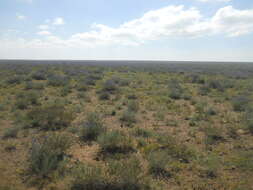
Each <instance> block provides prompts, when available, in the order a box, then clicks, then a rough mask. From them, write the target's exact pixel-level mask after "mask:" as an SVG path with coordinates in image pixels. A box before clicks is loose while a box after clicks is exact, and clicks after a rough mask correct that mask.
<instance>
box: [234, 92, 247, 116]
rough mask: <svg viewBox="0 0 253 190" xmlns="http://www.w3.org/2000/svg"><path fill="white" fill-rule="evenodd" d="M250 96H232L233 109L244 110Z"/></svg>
mask: <svg viewBox="0 0 253 190" xmlns="http://www.w3.org/2000/svg"><path fill="white" fill-rule="evenodd" d="M250 101H251V100H250V98H249V97H248V96H245V95H241V96H236V97H234V98H232V105H233V108H234V110H235V111H239V112H240V111H245V110H246V109H247V107H248V106H249V103H250Z"/></svg>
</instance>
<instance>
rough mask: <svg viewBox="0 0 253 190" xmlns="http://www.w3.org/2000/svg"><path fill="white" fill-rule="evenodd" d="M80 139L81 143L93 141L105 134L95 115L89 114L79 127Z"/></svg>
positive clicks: (97, 116)
mask: <svg viewBox="0 0 253 190" xmlns="http://www.w3.org/2000/svg"><path fill="white" fill-rule="evenodd" d="M80 132H81V134H80V138H81V139H82V140H83V141H94V140H97V137H98V136H99V135H100V134H102V133H103V132H105V127H104V126H103V124H102V121H101V119H100V117H99V115H98V114H97V113H90V114H89V115H88V116H87V120H86V121H85V122H84V123H83V124H82V125H81V131H80Z"/></svg>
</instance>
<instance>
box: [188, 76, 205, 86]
mask: <svg viewBox="0 0 253 190" xmlns="http://www.w3.org/2000/svg"><path fill="white" fill-rule="evenodd" d="M189 79H190V81H191V83H196V84H204V83H205V79H203V78H202V77H201V76H200V75H198V74H192V75H190V76H189Z"/></svg>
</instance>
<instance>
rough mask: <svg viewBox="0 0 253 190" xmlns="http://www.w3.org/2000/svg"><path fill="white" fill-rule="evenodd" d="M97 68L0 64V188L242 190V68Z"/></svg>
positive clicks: (246, 103) (248, 144)
mask: <svg viewBox="0 0 253 190" xmlns="http://www.w3.org/2000/svg"><path fill="white" fill-rule="evenodd" d="M0 62H1V61H0ZM34 62H36V61H34ZM7 63H8V64H7ZM56 63H57V64H56ZM102 63H103V64H102ZM102 63H100V62H98V63H95V62H94V63H92V64H83V63H82V62H78V63H75V62H73V63H72V62H70V63H68V62H67V61H61V62H57V61H55V62H53V61H50V62H49V61H45V62H43V64H40V62H39V61H38V62H36V64H34V63H33V62H30V61H26V63H25V64H21V63H18V64H16V63H15V62H14V61H5V62H4V63H1V64H0V92H1V93H0V126H1V127H0V137H1V138H0V147H1V148H0V153H1V156H0V189H1V188H6V189H11V190H12V189H17V190H25V189H45V190H52V189H55V190H57V189H72V190H83V189H89V190H93V189H94V190H97V189H99V190H109V189H110V190H161V189H189V190H194V189H198V190H200V189H201V190H202V189H203V190H204V189H217V190H221V189H238V190H239V189H251V187H252V185H253V182H252V180H251V178H252V176H253V172H252V171H253V169H252V168H253V165H252V149H253V135H252V134H253V120H252V118H253V109H252V105H253V99H252V98H253V96H252V93H251V92H252V89H253V88H252V76H253V66H252V65H250V64H244V65H243V66H241V65H239V66H238V64H228V63H226V64H221V63H219V64H218V63H212V64H209V63H205V64H200V63H199V64H197V63H196V64H194V63H187V64H184V63H180V64H167V63H166V64H165V63H163V62H161V63H159V62H157V63H156V64H151V63H148V62H147V63H146V62H145V63H142V62H140V63H136V64H128V63H127V62H126V63H118V62H117V64H116V62H115V63H114V62H109V61H108V62H102Z"/></svg>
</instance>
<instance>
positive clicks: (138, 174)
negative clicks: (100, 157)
mask: <svg viewBox="0 0 253 190" xmlns="http://www.w3.org/2000/svg"><path fill="white" fill-rule="evenodd" d="M126 166H127V167H126ZM74 173H75V176H76V177H75V179H74V181H73V183H72V186H71V190H83V189H87V190H151V189H152V188H151V186H150V181H147V180H145V178H144V176H143V171H142V166H141V163H140V161H139V160H138V159H137V158H135V157H134V158H130V159H126V160H121V161H115V160H111V161H109V163H108V168H102V167H100V168H99V167H98V166H92V165H80V166H79V167H78V168H77V169H76V170H75V171H74Z"/></svg>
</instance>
